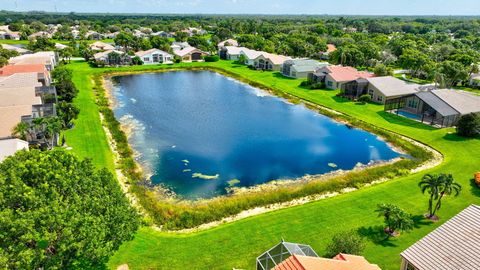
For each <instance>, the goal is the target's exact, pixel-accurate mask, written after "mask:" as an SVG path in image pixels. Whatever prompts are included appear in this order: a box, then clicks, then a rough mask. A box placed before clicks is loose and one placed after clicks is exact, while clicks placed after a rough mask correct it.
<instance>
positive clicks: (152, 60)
mask: <svg viewBox="0 0 480 270" xmlns="http://www.w3.org/2000/svg"><path fill="white" fill-rule="evenodd" d="M135 55H136V56H138V57H140V59H142V61H143V63H144V64H146V65H148V64H162V63H172V60H173V55H171V54H169V53H167V52H164V51H162V50H159V49H150V50H147V51H139V52H136V53H135Z"/></svg>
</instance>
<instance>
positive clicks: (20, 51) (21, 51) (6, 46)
mask: <svg viewBox="0 0 480 270" xmlns="http://www.w3.org/2000/svg"><path fill="white" fill-rule="evenodd" d="M0 45H1V46H2V48H3V49H5V50H9V51H15V52H17V53H18V54H20V55H22V54H27V53H31V51H29V50H27V49H24V48H21V47H17V46H13V45H9V44H0Z"/></svg>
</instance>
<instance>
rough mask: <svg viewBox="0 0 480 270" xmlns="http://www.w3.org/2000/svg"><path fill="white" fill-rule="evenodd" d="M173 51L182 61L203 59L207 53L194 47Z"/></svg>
mask: <svg viewBox="0 0 480 270" xmlns="http://www.w3.org/2000/svg"><path fill="white" fill-rule="evenodd" d="M173 53H174V54H175V55H177V56H179V57H180V58H182V62H194V61H203V57H204V56H206V55H208V53H206V52H204V51H201V50H199V49H197V48H195V47H187V48H184V49H181V50H175V51H173Z"/></svg>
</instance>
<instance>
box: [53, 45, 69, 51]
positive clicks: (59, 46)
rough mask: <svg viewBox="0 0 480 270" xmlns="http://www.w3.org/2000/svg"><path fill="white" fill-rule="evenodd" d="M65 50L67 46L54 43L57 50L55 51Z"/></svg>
mask: <svg viewBox="0 0 480 270" xmlns="http://www.w3.org/2000/svg"><path fill="white" fill-rule="evenodd" d="M66 48H68V46H67V45H64V44H62V43H55V49H57V50H63V49H66Z"/></svg>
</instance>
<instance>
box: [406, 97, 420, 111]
mask: <svg viewBox="0 0 480 270" xmlns="http://www.w3.org/2000/svg"><path fill="white" fill-rule="evenodd" d="M407 106H408V107H409V108H412V109H416V108H417V107H418V100H416V99H409V100H408V104H407Z"/></svg>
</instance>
